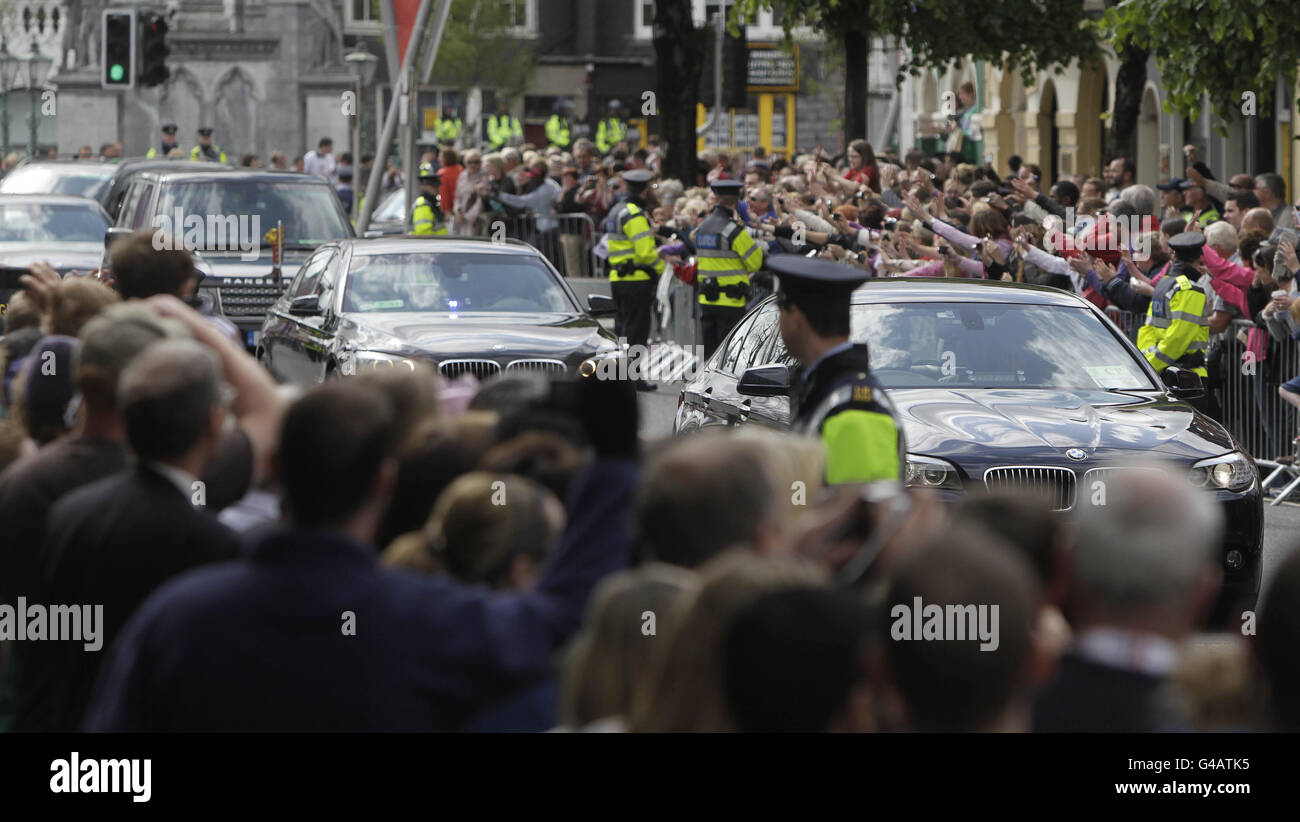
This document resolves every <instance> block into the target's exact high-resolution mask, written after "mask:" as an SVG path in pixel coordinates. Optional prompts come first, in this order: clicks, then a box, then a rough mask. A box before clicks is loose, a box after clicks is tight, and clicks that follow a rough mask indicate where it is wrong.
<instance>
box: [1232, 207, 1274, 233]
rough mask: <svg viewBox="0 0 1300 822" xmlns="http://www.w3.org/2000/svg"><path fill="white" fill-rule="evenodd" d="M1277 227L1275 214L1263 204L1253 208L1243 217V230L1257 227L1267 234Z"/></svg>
mask: <svg viewBox="0 0 1300 822" xmlns="http://www.w3.org/2000/svg"><path fill="white" fill-rule="evenodd" d="M1275 227H1276V226H1275V225H1274V223H1273V215H1272V214H1271V213H1270V212H1269V210H1268V209H1267V208H1264V207H1263V206H1260V207H1259V208H1252V209H1251V210H1250V211H1247V212H1246V216H1244V217H1242V218H1241V230H1242V231H1249V230H1250V229H1252V228H1257V229H1259V230H1260V231H1263V232H1264V234H1265V235H1266V236H1267V235H1269V234H1272V233H1273V229H1274V228H1275Z"/></svg>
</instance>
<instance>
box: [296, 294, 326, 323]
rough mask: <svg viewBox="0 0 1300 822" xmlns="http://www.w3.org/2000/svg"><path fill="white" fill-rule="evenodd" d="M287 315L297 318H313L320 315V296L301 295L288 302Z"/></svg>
mask: <svg viewBox="0 0 1300 822" xmlns="http://www.w3.org/2000/svg"><path fill="white" fill-rule="evenodd" d="M289 313H290V314H294V315H297V316H299V317H315V316H317V315H319V314H320V313H321V310H320V295H319V294H303V295H302V296H299V297H294V298H293V299H292V300H290V301H289Z"/></svg>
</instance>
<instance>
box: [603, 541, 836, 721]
mask: <svg viewBox="0 0 1300 822" xmlns="http://www.w3.org/2000/svg"><path fill="white" fill-rule="evenodd" d="M699 574H700V588H699V591H698V592H697V593H696V594H695V596H694V597H693V598H692V600H691V601H690V603H689V605H688V606H687V608H686V610H685V612H684V613H683V614H682V618H681V621H680V622H679V623H678V626H677V629H676V630H675V631H673V633H672V636H671V637H669V639H668V642H667V643H665V645H664V646H663V649H662V653H661V654H660V655H658V656H657V658H656V663H655V665H654V673H653V675H652V676H650V677H649V678H647V679H646V680H644V682H643V684H642V687H641V688H640V689H638V691H637V694H636V696H635V697H634V699H633V707H632V713H631V717H630V722H629V723H628V724H629V730H631V731H633V732H642V731H652V732H655V731H657V732H682V731H686V732H690V731H696V732H706V733H708V732H712V733H725V732H728V731H732V730H735V724H734V722H733V721H732V719H731V716H730V713H729V712H728V710H727V703H726V695H725V693H724V691H723V681H722V641H723V637H724V635H725V634H726V631H727V629H728V628H729V627H730V621H731V619H732V617H733V616H735V614H736V613H737V612H739V611H740V610H741V609H742V608H744V607H745V606H746V605H748V604H749V603H750V602H752V601H753V600H754V599H756V598H757V597H758V596H759V595H760V594H764V593H768V592H770V591H780V590H785V589H788V588H803V587H815V586H819V585H822V584H824V583H825V574H824V572H823V571H822V570H821V569H819V568H817V567H815V566H812V565H808V564H806V563H802V562H796V561H794V560H789V559H775V558H764V557H760V556H758V555H757V554H754V553H753V552H751V551H745V550H738V551H732V552H729V553H726V554H723V555H722V556H719V557H716V558H715V559H713V560H710V561H709V562H708V563H707V564H705V565H704V566H703V567H702V568H701V569H700V571H699Z"/></svg>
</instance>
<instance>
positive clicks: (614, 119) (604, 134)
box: [596, 100, 627, 154]
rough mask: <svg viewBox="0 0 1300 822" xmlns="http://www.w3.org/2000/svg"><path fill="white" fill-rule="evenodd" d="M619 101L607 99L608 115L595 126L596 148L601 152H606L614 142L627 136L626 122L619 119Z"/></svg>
mask: <svg viewBox="0 0 1300 822" xmlns="http://www.w3.org/2000/svg"><path fill="white" fill-rule="evenodd" d="M619 108H620V103H619V102H618V101H617V100H610V101H609V116H608V117H606V118H605V119H604V120H601V121H600V123H599V124H598V125H597V126H596V148H598V149H600V153H601V154H608V153H609V150H610V149H611V148H613V147H614V144H615V143H617V142H619V141H620V140H622V139H623V138H624V137H626V136H627V123H624V122H623V121H622V120H621V119H619V116H618V113H619Z"/></svg>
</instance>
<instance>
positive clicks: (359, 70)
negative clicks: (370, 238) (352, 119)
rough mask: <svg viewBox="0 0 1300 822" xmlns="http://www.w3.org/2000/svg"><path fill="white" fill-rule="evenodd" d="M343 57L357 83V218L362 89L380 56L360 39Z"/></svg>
mask: <svg viewBox="0 0 1300 822" xmlns="http://www.w3.org/2000/svg"><path fill="white" fill-rule="evenodd" d="M343 59H344V61H346V62H347V64H348V71H350V72H352V79H353V80H354V81H356V85H357V113H356V123H355V124H354V126H353V131H352V192H353V194H352V216H353V218H355V217H356V216H357V215H359V214H360V213H361V195H359V194H357V192H359V191H362V190H364V189H363V188H362V184H361V115H362V113H363V112H364V111H365V106H363V105H361V89H362V88H363V87H364V86H368V85H370V83H371V81H372V80H374V79H375V69H377V68H378V67H379V58H378V57H376V56H375V55H373V54H371V53H370V50H369V49H367V48H366V44H365V42H364V41H361V40H358V41H357V44H356V45H355V46H353V47H352V50H351V51H349V52H348V53H347V54H345V55H343Z"/></svg>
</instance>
